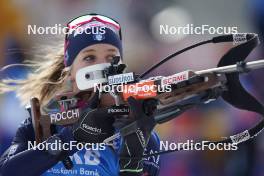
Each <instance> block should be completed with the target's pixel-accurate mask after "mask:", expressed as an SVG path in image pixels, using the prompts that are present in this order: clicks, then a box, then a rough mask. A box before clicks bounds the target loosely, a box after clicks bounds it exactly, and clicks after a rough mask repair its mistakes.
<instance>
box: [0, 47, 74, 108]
mask: <svg viewBox="0 0 264 176" xmlns="http://www.w3.org/2000/svg"><path fill="white" fill-rule="evenodd" d="M59 47H60V48H61V49H60V50H59V52H57V53H54V51H52V49H47V50H49V51H44V52H45V53H50V54H46V55H41V54H40V55H38V57H36V58H35V59H34V60H26V61H25V62H24V63H23V65H24V66H27V67H30V68H31V70H32V72H31V73H29V74H28V76H27V78H26V79H24V80H18V79H11V78H8V79H4V80H1V82H0V93H1V94H3V93H6V92H10V91H15V92H16V95H17V97H18V98H19V99H20V101H21V104H22V105H26V104H28V103H29V100H30V98H32V97H36V98H38V99H39V101H40V104H41V105H44V104H46V103H47V102H48V101H49V100H50V99H51V98H52V97H53V96H54V95H55V94H56V93H58V92H60V91H63V89H65V84H66V78H67V75H68V73H69V69H68V68H65V66H64V53H63V47H62V46H59ZM53 50H57V48H53ZM57 51H58V50H57ZM11 66H12V65H11ZM8 67H9V66H8ZM4 69H5V68H4Z"/></svg>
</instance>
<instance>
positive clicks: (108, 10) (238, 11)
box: [0, 0, 264, 176]
mask: <svg viewBox="0 0 264 176" xmlns="http://www.w3.org/2000/svg"><path fill="white" fill-rule="evenodd" d="M91 12H94V13H101V14H105V15H108V16H111V17H113V18H115V19H116V20H117V21H119V22H120V24H121V26H122V34H123V39H124V43H123V45H124V57H125V58H124V60H125V62H126V63H127V65H128V67H129V70H131V71H135V72H137V73H140V72H143V71H145V70H146V68H148V67H149V66H151V65H152V64H154V63H156V62H157V61H159V60H160V59H161V58H163V57H165V56H167V55H168V54H170V53H172V52H175V51H177V50H179V49H182V48H184V47H186V46H189V45H191V44H194V43H196V42H199V41H202V40H207V39H210V38H212V37H213V36H214V35H210V34H206V35H160V34H159V25H162V24H169V25H174V26H185V25H186V24H194V26H201V25H203V24H207V25H210V26H215V27H218V26H227V27H228V26H235V27H237V28H238V32H255V33H258V34H259V35H260V40H261V41H263V35H264V20H263V19H264V1H263V0H232V1H229V0H221V1H220V0H195V1H194V0H163V1H161V0H159V1H158V0H144V1H136V0H126V1H123V0H112V1H111V2H110V1H109V2H108V1H103V0H96V1H95V0H94V1H92V0H75V1H72V0H56V1H54V0H38V1H35V0H23V1H20V0H0V21H1V23H0V51H1V52H0V66H1V67H3V66H4V65H8V64H14V63H21V62H23V60H25V59H30V58H32V57H33V54H32V53H33V52H35V51H38V50H41V49H45V48H46V47H53V46H54V47H55V46H56V45H57V44H55V43H56V42H59V43H60V44H63V39H64V36H63V35H52V34H50V35H34V34H30V35H29V34H28V31H27V30H28V25H36V26H43V27H45V26H54V25H55V24H61V25H62V26H64V25H65V24H66V23H67V22H68V21H69V20H70V19H72V18H73V17H76V16H79V15H81V14H84V13H91ZM230 47H231V45H230V44H218V45H213V44H209V45H206V46H202V47H199V48H196V49H193V50H191V51H189V52H186V53H184V54H182V55H180V56H178V57H177V58H175V59H174V60H171V61H169V62H168V63H166V64H164V65H163V66H162V67H160V68H159V69H157V70H156V71H154V72H153V73H152V75H169V74H173V73H176V72H179V71H183V70H186V69H193V70H200V69H206V68H210V67H215V66H216V64H217V63H218V61H219V59H220V57H221V56H222V55H223V54H224V53H225V52H226V51H227V50H228V49H229V48H230ZM261 58H262V59H263V58H264V48H263V45H260V46H259V47H258V48H257V49H255V50H254V52H252V54H251V55H250V56H249V57H248V60H253V59H261ZM27 73H28V70H27V69H26V68H24V67H12V68H10V69H8V70H5V71H4V72H1V73H0V76H1V78H2V79H3V78H6V77H12V78H24V77H25V76H26V74H27ZM263 74H264V70H257V71H254V72H252V73H250V74H249V75H244V76H242V81H243V84H244V85H245V87H246V88H247V90H249V91H250V92H252V93H254V95H255V96H256V97H257V98H258V99H259V100H260V101H262V102H264V94H263V87H262V86H263V83H264V77H263V76H262V75H263ZM0 112H1V113H0V154H2V153H3V152H4V150H5V149H6V148H7V147H8V146H9V145H10V142H11V140H12V137H13V136H14V134H15V131H16V129H17V127H18V125H19V124H20V122H21V121H22V120H23V119H25V118H26V117H27V116H28V115H27V112H26V111H25V110H24V108H23V107H21V106H20V103H19V101H18V100H17V99H16V96H15V93H8V94H5V95H1V96H0ZM259 120H260V117H259V116H258V115H256V114H254V113H250V112H246V111H241V110H238V109H235V108H233V107H231V106H230V105H228V104H226V103H225V102H224V101H222V100H221V99H219V100H218V101H217V102H213V103H211V104H210V105H206V106H201V107H198V108H195V109H192V110H190V111H188V112H186V113H184V114H183V115H181V116H180V117H178V118H177V119H174V120H171V121H170V122H167V123H165V124H162V125H159V126H158V127H157V128H156V131H157V132H158V133H159V135H160V138H161V140H164V141H165V140H168V141H171V142H186V140H188V139H213V138H216V137H219V136H227V135H230V134H234V133H237V132H240V131H243V130H245V129H247V128H249V127H251V126H252V125H254V124H256V123H257V122H258V121H259ZM263 139H264V133H261V134H259V135H258V137H256V138H255V139H254V140H252V141H250V142H247V143H244V144H242V145H240V147H239V150H237V151H232V152H231V151H200V152H198V151H181V152H176V153H173V154H167V155H163V156H162V158H161V159H162V166H161V173H160V175H162V176H165V175H180V176H204V175H210V176H211V175H214V176H218V175H219V176H220V175H221V176H222V175H225V176H238V175H239V176H249V175H250V176H251V175H252V176H262V175H264V170H263V164H264V157H263V155H264V142H263Z"/></svg>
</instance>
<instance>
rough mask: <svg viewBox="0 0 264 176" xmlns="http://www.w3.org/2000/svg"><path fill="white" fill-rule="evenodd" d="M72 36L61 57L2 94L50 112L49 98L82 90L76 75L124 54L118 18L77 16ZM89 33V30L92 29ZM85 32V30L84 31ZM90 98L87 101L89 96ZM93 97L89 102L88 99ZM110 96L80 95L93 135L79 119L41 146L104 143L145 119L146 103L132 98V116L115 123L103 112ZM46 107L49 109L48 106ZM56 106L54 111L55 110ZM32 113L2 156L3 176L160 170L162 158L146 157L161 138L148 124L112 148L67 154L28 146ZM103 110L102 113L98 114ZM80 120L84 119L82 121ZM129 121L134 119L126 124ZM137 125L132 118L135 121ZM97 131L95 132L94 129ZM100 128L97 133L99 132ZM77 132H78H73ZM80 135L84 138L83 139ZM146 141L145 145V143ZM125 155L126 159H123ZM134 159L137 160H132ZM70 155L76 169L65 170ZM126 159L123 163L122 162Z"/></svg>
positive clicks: (74, 149) (104, 175) (70, 28)
mask: <svg viewBox="0 0 264 176" xmlns="http://www.w3.org/2000/svg"><path fill="white" fill-rule="evenodd" d="M67 27H68V33H67V34H66V37H65V44H64V50H63V52H62V53H61V54H58V55H54V56H53V57H51V54H50V53H48V54H49V58H48V59H47V58H46V57H45V59H43V60H41V61H40V62H38V63H37V69H35V67H36V63H35V64H34V69H35V70H34V72H32V73H31V74H29V75H28V77H27V79H25V80H22V81H21V80H9V82H10V81H11V82H14V83H16V84H15V86H14V85H13V87H10V84H8V82H2V83H1V92H2V93H4V92H7V91H13V90H15V91H16V92H17V95H18V97H19V98H20V99H21V102H22V103H24V104H26V103H28V102H29V100H30V98H31V97H37V98H38V99H39V101H40V105H41V109H42V110H43V111H44V109H45V110H46V111H47V109H49V108H47V107H48V106H50V104H52V103H51V100H52V99H53V97H54V96H55V95H57V94H60V93H63V92H66V91H69V90H71V91H72V92H78V91H79V89H78V87H77V83H76V72H77V71H78V70H80V69H81V68H84V67H88V66H93V65H95V64H105V63H110V62H111V61H112V59H113V58H114V57H115V56H120V57H121V60H120V62H122V60H123V59H122V58H123V54H122V53H123V52H122V38H121V28H120V25H119V23H117V22H116V21H115V20H113V19H111V18H109V17H106V16H103V15H98V14H88V15H82V16H79V17H77V18H75V19H73V20H71V21H70V22H69V23H68V24H67ZM91 27H101V28H102V29H103V30H98V31H99V32H100V31H101V33H96V32H94V31H91ZM88 30H90V31H88ZM80 31H82V32H80ZM87 96H88V97H89V96H90V97H89V98H87ZM87 99H89V101H87ZM112 100H113V98H112V97H110V95H104V96H99V94H98V93H97V92H96V93H94V94H93V95H85V94H84V95H82V96H81V98H80V99H79V100H78V102H77V105H78V108H81V109H82V110H83V111H82V115H83V116H84V117H85V122H86V125H87V126H90V127H91V128H89V129H90V130H92V132H91V131H90V132H89V131H88V132H87V131H80V130H79V131H78V129H79V128H80V123H81V122H80V121H78V122H77V123H75V124H74V125H68V126H59V125H57V126H56V127H55V131H56V132H55V133H54V134H53V135H52V136H51V137H49V138H48V139H47V140H45V141H43V143H51V142H52V141H60V142H62V143H69V144H70V142H71V141H77V142H83V141H78V140H79V139H81V138H85V141H86V142H90V143H101V142H103V140H104V139H105V138H107V137H109V136H112V135H113V134H114V132H116V131H118V130H119V128H121V127H122V126H124V125H125V124H127V122H129V121H131V119H140V118H141V117H146V116H147V115H146V114H144V113H142V112H143V110H142V108H143V107H142V103H141V102H140V101H138V100H135V99H133V98H129V99H128V106H129V108H130V109H131V112H130V114H129V115H128V116H122V118H124V119H125V118H126V120H122V119H121V120H120V119H119V120H118V123H117V120H116V118H114V116H113V115H109V114H103V115H102V113H100V110H101V109H102V108H103V107H105V106H109V105H113V104H114V102H113V101H112ZM44 107H45V108H44ZM53 108H54V107H53ZM28 110H29V118H27V119H26V120H25V121H24V122H23V123H22V124H21V125H20V126H19V128H18V129H17V132H16V135H15V137H14V138H13V141H12V144H11V146H10V147H9V148H8V149H7V151H6V152H5V153H4V154H3V155H2V156H1V159H0V175H1V176H10V175H12V176H16V175H20V176H21V175H27V176H31V175H34V176H35V175H44V176H48V175H58V176H59V175H96V176H97V175H102V176H107V175H109V176H114V175H133V176H136V175H145V176H146V175H151V176H154V175H158V173H159V168H160V160H159V156H155V157H149V158H143V157H142V155H143V154H149V153H153V152H155V151H158V149H159V138H158V136H157V134H156V133H155V132H153V126H146V127H145V126H144V127H141V128H139V129H138V130H137V132H135V133H132V134H129V135H127V136H124V137H120V138H119V139H118V140H116V141H115V142H114V144H113V145H106V146H105V147H101V148H97V149H87V148H83V149H82V150H78V148H77V147H72V148H71V149H69V150H63V151H62V150H61V149H56V151H55V150H54V149H52V148H45V150H40V148H37V147H35V148H29V142H32V143H31V144H33V141H34V140H35V134H34V128H33V124H32V117H31V113H30V107H29V108H28ZM98 112H99V113H98ZM83 116H82V117H83ZM128 119H130V120H128ZM132 121H133V120H132ZM95 129H96V130H95ZM98 129H99V130H98ZM76 131H78V133H74V132H76ZM78 135H80V136H81V137H80V138H79V137H78ZM142 141H144V143H145V144H144V143H143V144H142ZM49 146H50V145H49ZM120 156H122V157H120ZM130 156H138V157H136V158H135V157H134V158H129V157H130ZM68 157H70V158H71V160H72V162H73V167H72V169H69V170H67V169H65V167H64V165H63V162H61V161H63V160H65V158H68ZM121 158H123V159H121Z"/></svg>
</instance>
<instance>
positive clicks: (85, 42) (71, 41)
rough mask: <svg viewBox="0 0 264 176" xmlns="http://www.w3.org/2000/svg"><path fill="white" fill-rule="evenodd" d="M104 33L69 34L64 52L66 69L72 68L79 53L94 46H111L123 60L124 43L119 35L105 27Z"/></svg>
mask: <svg viewBox="0 0 264 176" xmlns="http://www.w3.org/2000/svg"><path fill="white" fill-rule="evenodd" d="M104 29H105V32H104V33H97V34H90V33H88V32H85V31H84V32H82V33H80V34H77V35H76V34H74V33H71V34H69V36H68V38H67V41H66V43H65V52H64V64H65V66H66V67H68V66H71V65H72V63H73V61H74V59H75V57H76V56H77V55H78V53H79V52H80V51H81V50H82V49H84V48H86V47H88V46H90V45H94V44H103V43H105V44H110V45H113V46H115V47H117V48H118V50H119V52H120V55H121V58H122V55H123V51H122V41H121V40H120V38H119V36H118V34H116V33H115V32H114V31H112V30H111V29H109V28H107V27H105V28H104Z"/></svg>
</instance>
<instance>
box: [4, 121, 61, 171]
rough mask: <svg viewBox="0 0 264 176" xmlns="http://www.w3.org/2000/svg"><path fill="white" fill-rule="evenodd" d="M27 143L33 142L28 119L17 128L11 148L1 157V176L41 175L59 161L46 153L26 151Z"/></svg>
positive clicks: (33, 150) (31, 126) (34, 150)
mask: <svg viewBox="0 0 264 176" xmlns="http://www.w3.org/2000/svg"><path fill="white" fill-rule="evenodd" d="M29 141H31V142H32V141H34V130H33V125H32V121H31V119H30V118H28V119H26V120H25V121H24V122H23V123H22V124H21V125H20V126H19V128H18V130H17V132H16V135H15V137H14V138H13V141H12V144H11V146H10V147H9V148H8V149H7V150H6V151H5V152H4V154H3V155H2V156H1V158H0V175H1V176H9V175H24V174H25V175H28V176H31V175H41V174H42V173H44V172H45V171H46V170H47V169H49V168H51V167H52V166H53V165H55V164H56V163H57V162H58V161H59V159H58V158H57V157H56V156H52V155H49V154H48V153H47V152H46V151H43V150H37V149H30V150H28V142H29ZM32 161H34V162H32Z"/></svg>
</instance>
